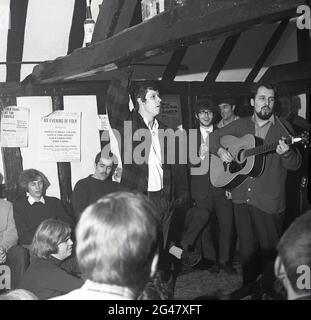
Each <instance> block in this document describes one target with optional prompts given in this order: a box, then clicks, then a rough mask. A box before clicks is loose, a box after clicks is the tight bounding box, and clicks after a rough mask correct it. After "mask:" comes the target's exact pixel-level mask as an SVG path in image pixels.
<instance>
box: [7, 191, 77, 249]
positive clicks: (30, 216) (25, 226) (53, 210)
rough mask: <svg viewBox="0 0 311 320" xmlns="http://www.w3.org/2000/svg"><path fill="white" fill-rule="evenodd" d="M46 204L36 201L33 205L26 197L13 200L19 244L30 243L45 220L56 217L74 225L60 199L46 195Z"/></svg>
mask: <svg viewBox="0 0 311 320" xmlns="http://www.w3.org/2000/svg"><path fill="white" fill-rule="evenodd" d="M44 200H45V204H43V203H41V202H36V203H34V204H33V205H31V204H30V203H29V202H28V199H27V198H26V197H23V198H20V199H18V200H16V201H14V202H13V211H14V219H15V223H16V229H17V233H18V239H19V244H21V245H29V244H31V242H32V238H33V236H34V234H35V232H36V230H37V228H38V226H39V225H40V223H41V222H42V221H43V220H46V219H56V220H61V221H63V222H66V223H68V224H69V225H70V226H71V227H73V221H72V219H71V218H70V216H69V215H67V214H66V212H65V210H64V208H63V206H62V204H61V202H60V200H59V199H57V198H54V197H47V196H44Z"/></svg>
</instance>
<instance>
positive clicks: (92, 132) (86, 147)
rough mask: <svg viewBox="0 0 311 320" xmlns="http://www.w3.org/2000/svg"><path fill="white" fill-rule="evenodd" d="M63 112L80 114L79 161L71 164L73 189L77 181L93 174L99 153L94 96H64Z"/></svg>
mask: <svg viewBox="0 0 311 320" xmlns="http://www.w3.org/2000/svg"><path fill="white" fill-rule="evenodd" d="M64 110H65V111H68V112H81V161H80V162H71V181H72V187H74V186H75V184H76V182H77V181H78V180H80V179H82V178H85V177H86V176H88V175H89V174H91V173H93V172H94V159H95V156H96V154H97V153H98V152H99V151H100V138H99V131H98V129H97V102H96V96H65V97H64Z"/></svg>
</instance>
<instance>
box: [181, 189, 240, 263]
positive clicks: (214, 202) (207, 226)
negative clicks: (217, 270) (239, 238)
mask: <svg viewBox="0 0 311 320" xmlns="http://www.w3.org/2000/svg"><path fill="white" fill-rule="evenodd" d="M195 202H196V207H194V208H191V209H190V210H189V213H188V215H187V219H186V221H185V225H186V227H187V229H186V230H185V233H184V234H183V240H182V241H181V245H182V246H183V248H184V249H188V247H191V246H193V245H195V243H198V241H199V240H201V250H202V252H203V256H204V257H205V258H208V259H210V260H218V261H219V262H227V261H230V254H231V248H232V239H233V232H234V221H233V207H232V202H231V200H228V199H227V198H226V196H225V192H224V190H222V189H219V188H214V187H211V188H210V190H209V194H208V196H207V197H206V198H204V199H195ZM212 215H215V218H216V219H217V225H218V228H217V230H213V228H215V224H214V223H212V222H213V221H212V220H213V219H212V217H213V216H212ZM213 233H214V234H215V235H216V239H215V240H216V241H213V240H214V239H213ZM215 242H216V243H215ZM216 248H217V249H218V250H216ZM216 251H217V252H216Z"/></svg>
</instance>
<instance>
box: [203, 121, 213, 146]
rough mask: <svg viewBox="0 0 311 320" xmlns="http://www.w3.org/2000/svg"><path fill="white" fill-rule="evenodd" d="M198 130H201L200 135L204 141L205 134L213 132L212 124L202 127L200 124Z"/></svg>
mask: <svg viewBox="0 0 311 320" xmlns="http://www.w3.org/2000/svg"><path fill="white" fill-rule="evenodd" d="M200 131H201V135H202V138H203V141H204V142H206V138H207V136H208V135H209V134H210V133H212V132H213V125H210V126H208V127H206V128H205V127H202V126H200Z"/></svg>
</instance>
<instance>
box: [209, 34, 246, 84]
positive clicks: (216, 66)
mask: <svg viewBox="0 0 311 320" xmlns="http://www.w3.org/2000/svg"><path fill="white" fill-rule="evenodd" d="M239 37H240V33H238V34H235V35H233V36H229V37H228V38H227V39H226V40H225V42H224V43H223V45H222V47H221V48H220V50H219V52H218V54H217V56H216V59H215V61H214V63H213V65H212V66H211V68H210V70H209V72H208V74H207V76H206V77H205V79H204V82H214V81H216V79H217V77H218V75H219V72H220V71H221V70H222V68H223V67H224V65H225V63H226V62H227V60H228V58H229V56H230V54H231V52H232V50H233V48H234V47H235V45H236V43H237V42H238V40H239Z"/></svg>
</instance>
